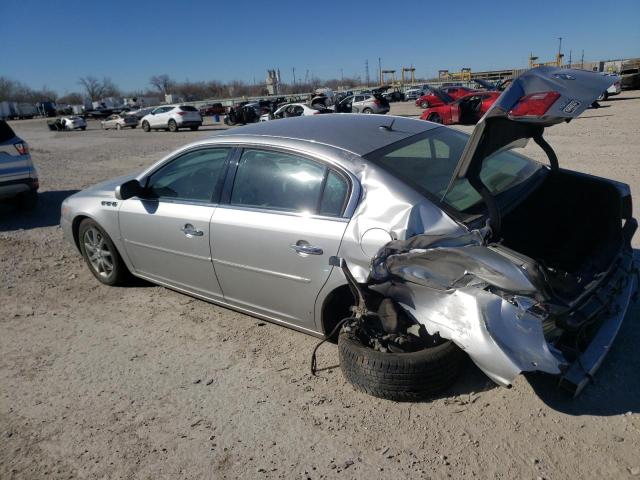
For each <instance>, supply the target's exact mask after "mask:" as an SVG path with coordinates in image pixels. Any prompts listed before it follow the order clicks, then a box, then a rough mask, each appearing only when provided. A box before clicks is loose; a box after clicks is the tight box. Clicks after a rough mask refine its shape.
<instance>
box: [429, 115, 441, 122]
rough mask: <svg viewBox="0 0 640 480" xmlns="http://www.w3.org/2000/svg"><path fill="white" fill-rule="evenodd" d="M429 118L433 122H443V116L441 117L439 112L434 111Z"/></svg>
mask: <svg viewBox="0 0 640 480" xmlns="http://www.w3.org/2000/svg"><path fill="white" fill-rule="evenodd" d="M428 120H429V121H430V122H433V123H442V117H440V115H438V114H437V113H432V114H431V115H429V118H428Z"/></svg>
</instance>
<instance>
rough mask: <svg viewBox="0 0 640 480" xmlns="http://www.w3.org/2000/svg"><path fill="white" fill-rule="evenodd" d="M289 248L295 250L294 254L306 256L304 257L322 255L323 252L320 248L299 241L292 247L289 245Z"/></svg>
mask: <svg viewBox="0 0 640 480" xmlns="http://www.w3.org/2000/svg"><path fill="white" fill-rule="evenodd" d="M289 247H290V248H292V249H293V250H295V252H296V253H301V254H306V255H322V254H323V253H324V252H323V251H322V249H321V248H320V247H314V246H313V245H309V244H308V243H307V242H305V241H304V240H300V241H298V242H297V243H294V244H293V245H289Z"/></svg>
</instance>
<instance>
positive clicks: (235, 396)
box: [0, 92, 640, 479]
mask: <svg viewBox="0 0 640 480" xmlns="http://www.w3.org/2000/svg"><path fill="white" fill-rule="evenodd" d="M393 112H395V113H399V114H404V115H416V116H417V115H418V114H419V111H418V109H416V108H414V107H413V106H412V105H411V104H408V103H407V104H402V105H393ZM12 126H13V127H14V128H15V130H16V131H17V132H18V134H19V135H20V136H22V137H23V138H25V139H26V140H27V141H28V142H29V144H30V145H31V148H32V152H33V158H34V161H35V162H36V164H37V165H38V168H39V171H40V179H41V186H42V190H41V192H42V193H41V198H40V201H41V203H40V205H39V207H38V209H37V211H36V212H34V213H32V214H29V215H23V214H20V213H18V212H15V211H13V210H12V209H11V208H10V207H8V206H6V205H5V206H0V322H1V327H0V328H1V330H0V359H1V361H0V385H1V386H2V387H1V389H0V436H1V437H0V438H1V439H0V478H29V479H31V478H44V477H46V478H110V479H111V478H151V479H158V478H212V479H213V478H239V477H242V478H312V479H317V478H334V477H340V478H363V477H367V478H381V477H388V478H395V477H398V478H403V477H408V478H446V477H451V478H476V477H481V478H504V479H512V478H523V479H526V478H532V479H536V478H546V479H556V478H558V479H560V478H598V479H602V478H632V477H635V478H640V457H639V455H638V445H640V375H639V374H638V372H639V371H640V355H638V353H637V352H638V345H639V344H640V326H639V313H640V312H639V310H638V307H635V308H634V310H633V311H632V312H630V313H629V315H628V316H627V321H626V323H625V325H624V326H623V329H622V332H621V334H620V336H619V338H618V340H617V342H616V344H615V346H614V348H613V349H612V351H611V353H610V355H609V356H608V358H607V360H606V362H605V364H604V365H603V367H602V369H601V370H600V372H599V374H598V376H597V377H596V381H595V384H593V385H591V386H589V387H588V388H587V389H586V390H585V392H584V393H583V395H582V396H581V397H579V398H578V399H576V400H572V399H569V398H567V397H566V396H565V395H564V394H563V393H561V392H558V391H557V390H556V389H555V388H554V383H553V381H552V380H551V379H549V378H547V377H544V376H542V375H531V376H528V377H524V376H523V377H521V378H519V379H518V380H517V381H516V383H515V385H514V387H513V388H512V389H510V390H507V389H504V388H499V387H496V386H495V385H493V384H492V383H491V382H490V381H488V379H487V378H486V377H485V376H484V375H483V374H482V373H481V372H480V371H479V370H478V369H477V368H475V367H474V366H473V365H472V364H469V365H468V366H467V368H466V370H465V372H464V375H463V377H462V378H461V380H460V381H459V382H458V383H457V384H456V385H455V386H454V388H453V389H452V390H450V391H448V392H445V393H444V394H443V395H442V396H440V397H438V398H436V399H434V400H433V401H431V402H425V403H419V404H397V403H393V402H389V401H384V400H378V399H375V398H372V397H368V396H366V395H364V394H361V393H357V392H355V391H354V390H353V389H352V388H351V387H350V386H349V385H347V384H346V383H345V381H344V380H343V378H342V375H341V373H340V370H339V368H337V365H336V364H337V349H336V346H335V345H332V344H329V345H326V346H325V347H323V349H322V350H321V352H320V356H319V364H320V366H324V367H331V368H329V369H325V370H323V371H322V372H321V373H320V376H319V377H318V378H314V377H312V376H310V374H309V355H310V352H311V349H312V348H313V346H314V344H315V342H316V339H314V338H312V337H309V336H306V335H303V334H300V333H296V332H294V331H291V330H288V329H285V328H282V327H279V326H275V325H271V324H269V323H264V322H262V321H259V320H256V319H254V318H251V317H248V316H246V315H242V314H239V313H235V312H232V311H229V310H226V309H224V308H220V307H216V306H214V305H210V304H207V303H205V302H202V301H199V300H195V299H192V298H190V297H187V296H184V295H181V294H178V293H175V292H172V291H170V290H166V289H164V288H160V287H155V286H152V285H148V284H141V285H139V286H136V287H131V288H109V287H105V286H102V285H100V284H98V282H97V281H96V280H95V279H94V278H93V277H92V276H91V274H90V273H89V271H88V270H87V268H86V267H85V266H84V264H83V262H82V260H81V258H80V257H79V256H78V255H77V254H75V253H74V252H73V251H72V250H71V249H70V248H69V247H67V245H66V244H64V242H63V240H62V234H61V231H60V228H59V227H58V226H57V223H58V217H59V206H60V202H61V201H62V199H63V198H64V197H66V196H67V195H69V194H71V193H73V192H75V191H77V190H79V189H82V188H84V187H86V186H88V185H91V184H93V183H96V182H98V181H101V180H104V179H107V178H110V177H114V176H117V175H120V174H124V173H127V172H129V171H131V170H135V169H139V168H141V167H143V166H145V165H148V164H150V163H151V162H153V161H154V160H156V159H158V158H159V157H160V156H162V155H163V154H165V153H167V152H169V151H171V150H172V149H173V148H175V147H178V146H180V145H182V144H184V143H186V142H189V141H191V140H195V139H197V138H201V137H203V136H206V135H211V134H215V130H216V129H219V128H221V127H219V126H212V125H209V126H207V127H206V128H204V129H203V130H201V131H200V132H189V131H187V132H182V133H177V134H172V133H166V132H156V133H144V132H142V131H141V130H140V129H137V130H135V131H101V130H100V129H99V125H98V124H97V122H91V123H90V124H89V128H88V130H87V131H86V132H69V133H53V132H49V131H48V130H47V129H46V126H45V124H44V121H43V120H32V121H22V122H13V123H12ZM465 129H466V130H469V129H468V128H465ZM639 132H640V94H639V93H638V92H628V93H624V94H623V95H620V96H619V97H617V98H615V99H613V100H611V101H608V102H605V103H604V108H601V109H599V110H589V111H588V112H587V113H586V114H585V115H584V117H582V118H580V119H578V120H576V121H575V122H573V123H572V124H569V125H561V126H557V127H554V128H552V129H551V130H550V131H549V132H548V136H547V138H548V140H549V141H550V143H551V144H552V145H553V146H554V147H555V148H556V150H557V152H558V156H559V158H560V163H561V166H563V167H567V168H572V169H576V170H581V171H585V172H589V173H592V174H596V175H603V176H608V177H611V178H614V179H617V180H621V181H624V182H627V183H629V184H631V186H632V190H633V192H634V193H635V195H636V196H640V169H639V168H638V161H639V158H638V152H640V135H639ZM531 150H532V155H535V156H536V158H540V159H542V156H540V155H539V154H538V152H536V151H535V149H533V148H532V149H531ZM638 204H639V202H636V209H635V211H636V217H638V216H639V214H640V212H639V211H638ZM634 245H635V246H636V247H638V246H640V240H639V237H638V236H637V235H636V237H635V240H634Z"/></svg>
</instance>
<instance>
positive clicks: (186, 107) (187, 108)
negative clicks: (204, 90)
mask: <svg viewBox="0 0 640 480" xmlns="http://www.w3.org/2000/svg"><path fill="white" fill-rule="evenodd" d="M180 110H182V111H184V112H197V111H198V109H197V108H196V107H192V106H191V105H183V106H181V107H180Z"/></svg>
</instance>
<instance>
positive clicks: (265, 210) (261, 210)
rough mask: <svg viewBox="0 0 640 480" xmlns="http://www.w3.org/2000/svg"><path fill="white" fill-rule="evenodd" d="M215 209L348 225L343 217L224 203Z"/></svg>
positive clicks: (346, 219)
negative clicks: (329, 221)
mask: <svg viewBox="0 0 640 480" xmlns="http://www.w3.org/2000/svg"><path fill="white" fill-rule="evenodd" d="M217 208H224V209H227V210H242V211H246V212H256V213H267V214H275V215H288V216H290V217H304V218H310V219H313V220H331V221H333V222H342V223H349V220H350V219H349V218H344V217H327V216H324V215H308V214H305V213H302V212H290V211H286V210H271V209H269V208H260V207H245V206H241V205H231V204H225V203H221V204H219V205H217Z"/></svg>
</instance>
